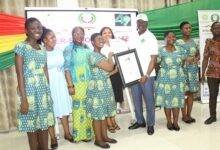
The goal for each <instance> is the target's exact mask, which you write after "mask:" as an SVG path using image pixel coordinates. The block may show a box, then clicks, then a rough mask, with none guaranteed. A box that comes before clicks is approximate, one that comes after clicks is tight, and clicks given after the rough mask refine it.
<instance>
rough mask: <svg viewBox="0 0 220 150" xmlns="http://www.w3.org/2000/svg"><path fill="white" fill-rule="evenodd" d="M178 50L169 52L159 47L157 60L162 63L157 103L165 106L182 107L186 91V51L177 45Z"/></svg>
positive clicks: (157, 86) (156, 85)
mask: <svg viewBox="0 0 220 150" xmlns="http://www.w3.org/2000/svg"><path fill="white" fill-rule="evenodd" d="M175 48H176V50H175V51H173V52H167V50H166V48H165V47H162V48H160V49H159V54H158V58H157V62H158V63H159V64H160V69H159V72H158V76H157V80H156V84H155V96H156V104H157V105H158V106H162V107H165V108H182V107H183V106H184V97H185V91H186V76H185V73H184V71H183V67H182V66H183V61H184V60H185V58H186V54H185V51H184V50H183V49H182V48H181V47H179V46H175Z"/></svg>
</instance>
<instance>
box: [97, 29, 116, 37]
mask: <svg viewBox="0 0 220 150" xmlns="http://www.w3.org/2000/svg"><path fill="white" fill-rule="evenodd" d="M105 29H109V30H110V32H111V33H112V39H114V38H115V35H114V33H113V31H112V29H111V28H110V27H103V28H102V29H101V30H100V34H101V35H102V34H103V32H104V30H105Z"/></svg>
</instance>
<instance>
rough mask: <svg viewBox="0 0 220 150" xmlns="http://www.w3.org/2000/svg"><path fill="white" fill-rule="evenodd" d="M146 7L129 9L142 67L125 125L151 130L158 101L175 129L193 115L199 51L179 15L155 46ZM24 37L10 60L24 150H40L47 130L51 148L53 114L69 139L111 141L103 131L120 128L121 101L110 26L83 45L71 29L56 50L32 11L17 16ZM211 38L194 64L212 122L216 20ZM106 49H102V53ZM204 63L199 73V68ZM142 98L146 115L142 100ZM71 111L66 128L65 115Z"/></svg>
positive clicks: (219, 79) (217, 77)
mask: <svg viewBox="0 0 220 150" xmlns="http://www.w3.org/2000/svg"><path fill="white" fill-rule="evenodd" d="M147 25H148V18H147V16H146V14H143V13H141V14H138V15H137V29H138V33H137V38H136V41H133V42H135V45H136V51H137V54H138V58H139V60H140V64H141V68H142V70H143V72H144V76H142V77H141V78H140V80H139V83H137V84H134V85H132V86H131V95H132V98H133V102H134V107H135V116H136V122H135V123H134V124H132V125H131V126H130V127H129V129H131V130H132V129H137V128H139V127H146V126H147V133H148V134H149V135H152V134H154V125H155V104H156V105H159V106H162V107H164V112H165V116H166V119H167V128H168V129H169V130H176V131H179V130H180V127H179V125H178V118H179V111H180V109H181V110H182V121H184V122H185V123H193V122H196V120H195V118H193V117H192V116H191V111H192V106H193V95H194V93H196V92H198V90H199V75H198V74H199V73H198V72H199V68H198V62H199V59H200V57H199V50H198V48H197V46H196V44H195V42H194V40H193V39H192V38H191V37H190V33H191V30H192V27H191V24H190V23H189V22H186V21H184V22H182V23H181V24H180V30H181V31H182V34H183V36H182V38H181V39H179V40H176V37H175V33H174V32H173V31H167V32H166V33H165V34H164V38H165V46H163V47H161V48H158V44H157V39H156V37H155V36H154V35H153V34H152V33H151V32H150V31H149V30H148V28H147ZM25 31H26V35H27V38H26V40H25V41H24V42H21V43H18V44H17V45H16V46H15V48H14V51H15V54H16V55H15V65H16V72H17V79H18V89H19V96H20V102H21V104H20V108H19V111H18V129H19V131H23V132H27V135H28V141H29V146H30V149H31V150H39V149H40V150H47V149H48V132H49V134H50V137H51V142H50V143H51V145H50V147H51V148H52V149H55V148H57V147H58V143H57V139H56V135H55V129H54V125H55V118H59V119H60V121H61V123H62V126H63V130H64V138H65V139H66V140H68V141H69V142H72V143H73V142H80V141H83V142H88V141H91V140H92V139H93V137H95V142H94V144H95V145H96V146H99V147H101V148H109V147H110V145H109V143H110V144H112V143H117V140H115V139H113V138H110V137H109V136H108V134H107V131H109V132H112V133H115V132H116V131H117V130H120V127H119V125H118V124H117V122H116V119H115V116H116V103H117V102H118V103H120V104H121V103H122V102H123V100H124V98H123V85H122V81H121V77H120V74H119V72H118V68H117V64H115V62H114V61H113V58H112V56H113V54H114V53H113V51H112V48H111V45H110V42H109V41H110V40H111V39H114V38H115V37H114V34H113V32H112V29H111V28H109V27H103V28H102V29H101V31H100V32H99V33H94V34H92V36H91V44H92V46H93V50H91V49H90V48H89V47H88V46H87V45H85V44H84V42H83V41H84V36H85V31H84V29H83V28H82V27H79V26H77V27H74V28H73V30H72V42H71V43H70V44H69V45H68V46H66V48H65V49H64V50H63V51H62V50H60V49H58V48H57V47H56V35H55V33H54V32H53V31H52V30H50V29H47V28H45V27H43V26H42V24H41V22H40V21H39V20H38V19H36V18H28V19H27V20H26V22H25ZM211 31H212V33H213V38H212V39H210V40H207V43H206V48H205V52H204V59H203V66H202V81H204V78H205V73H206V76H207V77H208V85H209V89H210V104H209V105H210V118H208V119H207V120H206V121H205V124H210V123H212V122H214V121H216V102H217V95H218V88H219V83H220V64H219V62H220V54H219V51H220V50H219V48H220V46H219V43H220V23H219V22H215V23H213V25H212V27H211ZM106 52H107V53H106ZM206 70H207V72H206ZM142 96H143V99H144V101H145V104H146V113H147V117H146V121H145V119H144V116H143V101H142ZM70 114H72V124H73V126H72V133H71V132H70V129H69V115H70Z"/></svg>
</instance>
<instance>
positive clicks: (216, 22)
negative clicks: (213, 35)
mask: <svg viewBox="0 0 220 150" xmlns="http://www.w3.org/2000/svg"><path fill="white" fill-rule="evenodd" d="M218 23H220V22H218V21H215V22H213V23H212V25H211V28H213V27H214V25H216V24H218Z"/></svg>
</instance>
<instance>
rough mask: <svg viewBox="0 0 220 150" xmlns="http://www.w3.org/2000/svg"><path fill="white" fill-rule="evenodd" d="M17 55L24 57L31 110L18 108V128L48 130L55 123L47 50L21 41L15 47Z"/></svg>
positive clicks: (27, 92)
mask: <svg viewBox="0 0 220 150" xmlns="http://www.w3.org/2000/svg"><path fill="white" fill-rule="evenodd" d="M14 51H15V53H16V54H17V55H20V56H22V57H23V59H24V63H23V73H24V84H25V91H26V96H27V100H28V104H29V110H28V113H27V114H26V115H24V114H21V113H20V110H18V115H17V117H18V129H19V131H23V132H35V131H37V130H47V129H48V127H49V126H53V125H54V123H55V119H54V113H53V101H52V99H51V95H50V88H49V85H48V82H47V79H46V75H45V73H44V70H43V67H45V65H46V60H47V59H46V50H45V49H44V48H43V47H41V50H35V49H33V48H32V47H31V46H30V45H29V44H27V43H25V42H21V43H19V44H17V45H16V46H15V48H14Z"/></svg>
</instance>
